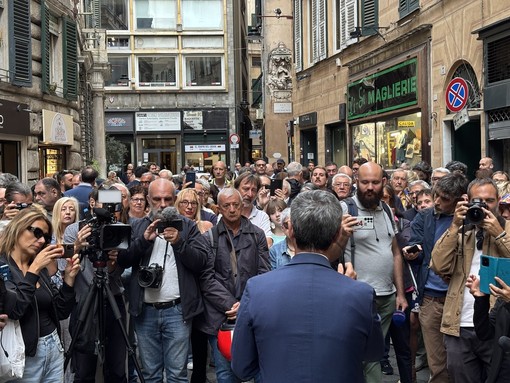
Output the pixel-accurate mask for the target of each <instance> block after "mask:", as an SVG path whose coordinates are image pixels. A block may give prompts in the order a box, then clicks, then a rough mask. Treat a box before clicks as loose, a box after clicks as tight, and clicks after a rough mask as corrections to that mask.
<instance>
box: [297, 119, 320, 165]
mask: <svg viewBox="0 0 510 383" xmlns="http://www.w3.org/2000/svg"><path fill="white" fill-rule="evenodd" d="M300 142H301V165H304V166H307V165H308V161H313V162H314V163H315V164H316V165H317V164H318V158H317V128H313V129H307V130H301V141H300Z"/></svg>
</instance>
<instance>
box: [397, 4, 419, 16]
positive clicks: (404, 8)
mask: <svg viewBox="0 0 510 383" xmlns="http://www.w3.org/2000/svg"><path fill="white" fill-rule="evenodd" d="M419 8H420V1H419V0H399V2H398V14H399V16H400V18H402V17H405V16H407V15H408V14H410V13H411V12H413V11H415V10H417V9H419Z"/></svg>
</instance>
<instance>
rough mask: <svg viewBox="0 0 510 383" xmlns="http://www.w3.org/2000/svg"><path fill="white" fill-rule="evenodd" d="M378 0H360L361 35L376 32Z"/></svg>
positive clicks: (377, 25)
mask: <svg viewBox="0 0 510 383" xmlns="http://www.w3.org/2000/svg"><path fill="white" fill-rule="evenodd" d="M378 3H379V2H378V0H362V4H361V35H362V36H371V35H375V34H376V33H377V32H378V29H377V28H378V27H379V7H378Z"/></svg>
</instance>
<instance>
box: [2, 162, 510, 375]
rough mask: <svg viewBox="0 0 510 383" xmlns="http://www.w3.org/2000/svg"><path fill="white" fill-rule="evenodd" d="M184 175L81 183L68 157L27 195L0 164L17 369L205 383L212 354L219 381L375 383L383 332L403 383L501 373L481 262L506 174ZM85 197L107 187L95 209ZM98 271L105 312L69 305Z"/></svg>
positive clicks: (499, 210) (303, 170)
mask: <svg viewBox="0 0 510 383" xmlns="http://www.w3.org/2000/svg"><path fill="white" fill-rule="evenodd" d="M193 171H194V170H193V168H190V167H186V168H185V169H183V170H182V172H181V173H179V174H177V175H174V174H173V173H172V172H171V171H169V170H167V169H163V170H160V169H159V167H158V166H157V164H155V163H148V164H145V165H140V166H136V167H135V166H133V165H132V164H129V165H127V167H126V169H125V170H123V171H122V172H110V173H109V174H108V178H107V179H105V180H99V179H98V172H97V171H96V170H95V169H93V168H92V167H90V166H86V167H84V168H83V169H81V171H79V172H78V171H67V170H63V171H61V172H58V173H57V174H55V175H54V176H53V177H45V178H42V179H40V180H39V181H38V182H37V183H35V184H34V185H33V186H32V187H30V186H29V185H26V184H24V183H21V182H19V181H18V179H17V178H16V177H14V176H13V175H10V174H7V173H4V174H0V217H1V220H0V266H2V265H7V266H8V268H9V269H10V273H9V277H4V280H5V284H6V287H7V290H8V291H9V294H8V295H5V299H4V300H5V303H4V305H3V307H4V310H5V313H2V314H6V316H7V317H8V318H10V319H15V320H16V319H17V320H19V321H20V325H21V329H22V333H23V339H24V342H25V357H26V359H25V372H24V377H23V379H21V380H17V381H30V382H63V381H69V382H71V381H74V382H94V381H95V379H96V375H97V374H98V371H96V368H97V365H98V357H99V358H100V362H101V363H100V365H101V368H102V371H100V372H99V373H100V374H102V375H103V379H104V381H105V382H124V383H125V382H137V381H140V380H141V379H142V378H143V380H144V381H145V382H162V381H164V379H166V381H168V382H188V379H189V378H188V375H189V374H190V375H191V378H190V379H191V382H196V383H205V382H206V379H207V378H206V371H207V367H208V365H209V363H210V364H211V365H213V366H214V369H215V373H216V378H217V381H218V382H219V383H227V382H228V383H231V382H232V383H234V382H241V381H246V380H250V379H254V381H255V382H259V381H261V382H286V381H287V382H298V381H349V382H367V383H376V382H377V383H379V382H381V381H382V375H383V374H386V375H391V374H393V366H391V364H390V362H389V359H388V354H389V348H390V344H392V345H393V347H394V350H395V355H396V360H397V367H398V371H399V377H400V382H401V383H414V382H416V371H417V370H419V369H420V368H422V367H423V366H424V365H428V367H429V370H430V380H429V381H430V382H461V383H465V382H473V383H474V382H476V383H479V382H510V374H508V371H509V369H510V356H508V354H506V353H505V352H506V351H508V350H506V349H502V348H501V347H500V346H499V344H498V341H499V340H500V338H501V337H507V336H509V335H510V313H509V311H508V310H509V307H510V306H508V302H510V287H509V286H508V285H507V284H506V283H505V281H504V280H503V279H500V278H497V279H496V280H494V281H490V282H491V290H490V291H491V294H490V295H491V296H492V297H493V298H494V299H489V295H487V294H484V293H483V292H482V291H481V290H480V277H479V269H480V265H481V263H480V262H481V261H480V259H481V256H482V255H490V256H493V257H505V258H510V236H508V235H507V233H508V232H509V230H510V178H509V176H508V174H507V173H506V172H504V171H500V170H498V171H496V170H495V169H494V164H493V162H492V159H491V158H489V157H485V158H482V159H481V160H480V164H479V169H477V171H476V174H473V175H469V174H467V166H466V165H465V164H463V163H461V162H458V161H452V162H450V163H448V164H446V165H445V166H444V167H438V168H435V169H432V168H431V166H430V165H429V164H427V163H426V162H424V161H422V162H419V163H417V164H415V165H414V166H412V167H411V168H409V167H408V166H406V164H403V167H400V168H398V169H391V170H390V169H386V170H385V169H383V168H381V166H379V165H378V164H376V163H373V162H369V161H367V160H365V159H363V158H358V159H355V160H354V161H353V163H352V164H350V166H349V165H342V166H338V165H337V164H335V163H333V162H328V163H326V164H325V165H324V166H321V165H315V164H314V163H313V162H310V163H309V164H308V166H306V167H305V166H303V165H301V164H300V163H298V162H290V163H289V164H286V163H285V162H284V161H283V160H282V159H278V160H277V161H275V162H274V163H272V164H269V163H267V162H266V161H265V160H264V159H257V160H256V161H254V163H246V164H245V165H244V166H242V165H241V164H240V163H237V164H236V165H235V167H234V168H233V169H231V170H229V169H228V168H227V166H226V164H225V163H224V162H223V161H217V162H216V163H214V165H213V167H212V169H211V171H210V174H203V175H201V176H200V177H198V175H196V176H194V177H191V178H188V177H186V173H190V172H193ZM102 190H115V191H117V192H118V195H119V201H118V203H114V204H113V209H112V206H110V205H112V204H108V205H105V204H104V203H103V202H104V201H102V200H101V198H100V195H101V191H102ZM104 207H108V209H106V210H107V211H109V212H110V213H111V214H112V215H113V216H114V217H115V218H114V221H115V222H119V223H124V224H129V225H130V229H131V236H130V237H131V238H130V241H129V245H128V246H126V247H125V248H116V249H114V250H110V249H107V250H103V249H97V248H94V246H97V243H92V244H91V241H92V239H94V238H93V237H94V236H95V235H97V233H94V227H93V225H91V224H90V223H91V222H95V221H94V220H95V219H96V218H97V216H98V215H100V214H104V213H103V212H104V209H103V208H104ZM473 209H478V211H479V212H482V216H481V218H480V219H479V220H475V221H473V219H472V217H471V215H470V213H471V212H472V211H473ZM466 216H467V217H468V218H466ZM470 217H471V218H470ZM95 242H97V240H95ZM66 246H67V247H69V246H71V249H72V251H71V254H70V256H69V255H66V254H65V253H66ZM91 247H92V251H91ZM96 253H97V254H102V257H100V258H101V262H98V260H97V259H96V256H95V255H94V254H96ZM91 254H92V255H91ZM98 269H101V270H103V271H104V275H105V278H106V279H107V283H108V286H109V288H110V289H111V293H112V295H113V300H114V304H115V306H116V308H118V309H119V311H120V313H121V317H120V318H117V317H116V310H115V307H111V304H112V302H108V304H106V305H105V312H104V318H98V317H97V311H98V308H97V305H96V306H93V309H92V310H89V312H83V311H82V308H83V307H84V305H85V301H86V299H87V297H88V296H89V294H88V293H89V291H90V290H91V289H92V288H93V287H94V284H95V283H96V282H95V278H96V277H97V274H96V273H97V270H98ZM262 274H264V275H262ZM396 315H397V316H398V315H400V316H401V317H405V320H404V321H397V320H394V319H393V318H395V316H396ZM6 316H5V315H0V321H2V323H3V324H5V318H6ZM83 318H85V322H86V323H85V325H84V324H83V323H82V322H83ZM99 320H102V321H104V323H103V324H100V323H98V321H99ZM119 322H121V323H122V324H123V327H124V328H125V329H126V331H127V333H128V335H129V341H130V342H129V343H130V344H129V345H128V344H126V342H125V339H124V336H123V333H122V327H121V326H120V325H119ZM402 322H403V323H402ZM225 323H236V325H235V326H236V327H235V331H234V336H233V345H232V350H231V351H232V352H231V356H230V355H226V354H225V353H224V352H222V350H221V346H219V345H218V344H219V342H220V341H221V340H219V339H218V331H219V330H220V328H222V326H223V325H224V324H225ZM100 325H104V328H105V331H104V335H105V339H102V340H101V341H103V342H104V344H100V345H99V344H98V339H97V337H98V331H97V327H98V326H100ZM77 326H82V327H81V328H80V331H75V330H76V327H77ZM506 339H508V338H506ZM71 341H72V342H71ZM508 343H510V339H508ZM69 344H72V350H70V351H69V350H68V352H69V354H68V355H67V356H68V357H69V358H70V360H71V368H70V371H69V372H68V373H67V374H66V375H65V378H64V373H65V371H64V349H65V348H69ZM98 347H104V350H103V352H101V350H98ZM103 356H104V358H103ZM230 359H231V360H230ZM136 361H139V362H140V365H141V369H137V368H136V367H137V365H138V363H136ZM139 373H141V374H142V375H143V376H142V377H140V376H138V374H139Z"/></svg>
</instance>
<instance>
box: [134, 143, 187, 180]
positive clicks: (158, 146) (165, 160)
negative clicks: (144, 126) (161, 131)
mask: <svg viewBox="0 0 510 383" xmlns="http://www.w3.org/2000/svg"><path fill="white" fill-rule="evenodd" d="M142 159H143V162H144V163H147V162H154V163H156V164H157V165H159V166H160V167H161V169H168V170H170V171H172V173H174V174H177V173H178V172H180V170H181V169H177V140H176V139H175V138H160V139H156V138H143V139H142Z"/></svg>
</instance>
